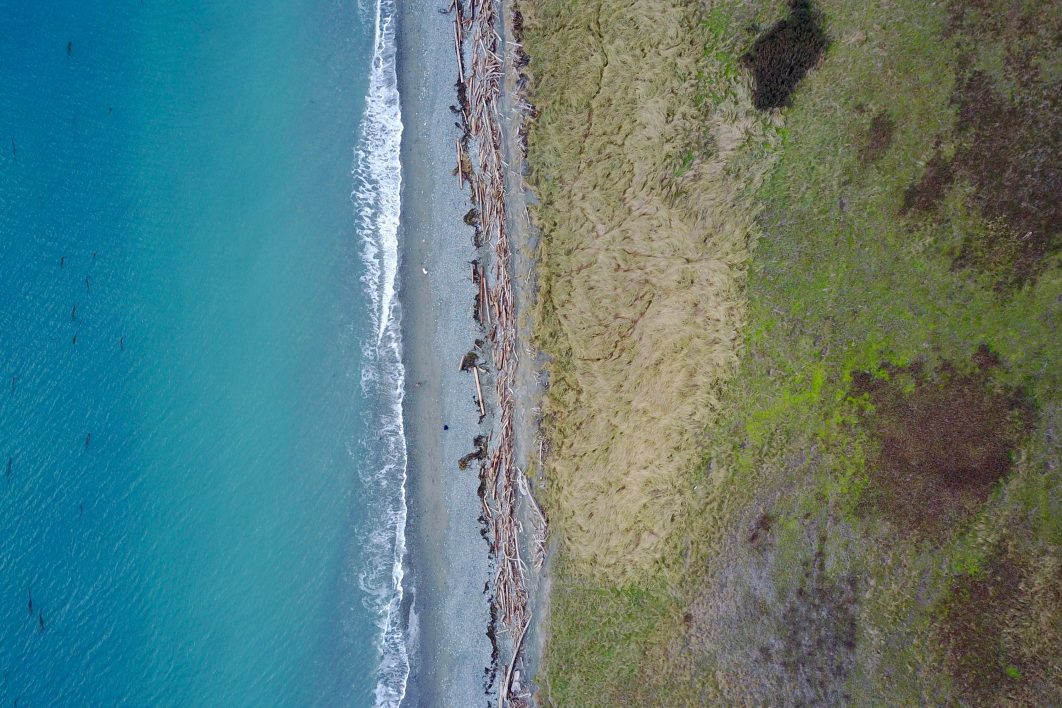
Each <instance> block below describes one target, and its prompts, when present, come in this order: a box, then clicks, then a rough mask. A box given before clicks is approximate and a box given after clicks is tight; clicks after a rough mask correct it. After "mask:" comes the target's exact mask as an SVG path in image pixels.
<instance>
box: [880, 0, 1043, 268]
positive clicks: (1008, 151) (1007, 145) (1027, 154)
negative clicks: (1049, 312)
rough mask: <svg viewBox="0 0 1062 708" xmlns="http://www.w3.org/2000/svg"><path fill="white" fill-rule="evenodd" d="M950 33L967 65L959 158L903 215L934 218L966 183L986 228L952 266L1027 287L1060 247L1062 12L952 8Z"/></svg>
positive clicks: (961, 78)
mask: <svg viewBox="0 0 1062 708" xmlns="http://www.w3.org/2000/svg"><path fill="white" fill-rule="evenodd" d="M950 31H951V33H952V36H953V38H954V41H956V42H957V43H958V44H959V46H960V48H961V49H960V51H961V52H962V56H963V59H962V63H961V65H960V67H959V72H958V81H957V82H956V86H955V91H954V94H953V96H952V104H953V105H954V106H955V108H956V110H957V114H958V120H957V123H956V128H955V131H956V135H955V136H956V149H955V154H954V157H953V158H952V159H951V160H950V161H945V160H944V159H943V158H942V157H941V156H940V155H939V154H938V155H937V156H935V157H934V158H933V159H932V160H930V162H929V163H928V164H927V165H926V168H925V171H924V173H923V175H922V177H921V179H920V180H919V181H918V183H916V184H914V185H912V186H911V187H909V188H908V190H907V192H906V193H905V195H904V201H903V207H902V210H901V211H902V213H903V214H910V213H912V212H929V211H932V210H933V209H934V208H935V207H936V206H937V205H938V204H939V202H940V201H941V199H942V198H943V196H944V193H945V192H946V191H947V188H948V187H949V186H950V184H951V182H952V180H953V178H958V179H961V181H962V182H963V183H964V184H968V185H969V186H970V187H971V189H970V195H969V197H968V202H969V203H970V204H971V205H972V206H973V207H975V208H976V209H977V211H978V212H979V213H980V216H981V217H982V218H983V220H984V226H983V228H979V229H975V230H974V232H972V233H968V234H967V236H966V238H965V240H964V242H963V244H962V247H961V250H960V252H959V254H958V256H957V257H956V258H955V266H956V267H958V268H976V269H977V270H980V271H982V272H984V273H987V274H989V275H990V276H991V277H992V278H993V279H994V280H995V281H996V284H997V287H1000V288H1008V287H1016V286H1020V285H1022V284H1024V283H1026V282H1029V281H1031V280H1034V279H1035V278H1036V277H1037V276H1038V275H1039V274H1040V272H1042V271H1043V269H1044V268H1045V267H1048V266H1049V265H1050V264H1051V263H1052V262H1053V256H1055V255H1056V254H1057V253H1058V252H1059V250H1060V248H1062V231H1060V224H1062V80H1060V79H1059V78H1058V76H1057V70H1055V69H1052V66H1053V65H1055V64H1057V46H1058V37H1059V36H1062V12H1059V11H1058V9H1057V6H1053V4H1052V3H1016V2H1010V1H1009V0H980V1H979V2H953V3H952V4H951V26H950Z"/></svg>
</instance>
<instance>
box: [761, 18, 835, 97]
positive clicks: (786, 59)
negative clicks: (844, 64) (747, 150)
mask: <svg viewBox="0 0 1062 708" xmlns="http://www.w3.org/2000/svg"><path fill="white" fill-rule="evenodd" d="M825 51H826V33H825V32H824V31H823V29H822V17H821V15H820V13H819V12H818V11H816V10H814V9H812V7H811V3H809V2H806V0H805V1H801V0H794V2H792V3H791V4H790V10H789V16H788V17H786V18H785V19H783V20H779V21H778V22H776V23H775V24H774V25H773V26H772V27H771V28H770V29H769V30H767V32H766V33H764V34H763V35H761V36H760V37H759V38H758V39H757V40H756V42H755V43H754V44H753V45H752V48H751V49H749V51H748V52H746V53H745V55H744V56H743V57H741V63H742V64H744V65H745V66H746V67H747V68H748V69H750V70H751V71H752V76H753V78H754V79H755V81H756V88H755V91H754V92H753V96H752V102H753V105H755V106H756V108H758V109H760V110H761V111H767V110H770V109H772V108H784V107H785V106H788V105H790V104H791V103H792V100H791V95H792V93H793V91H795V90H796V87H797V84H799V83H800V80H801V79H803V78H804V75H805V74H807V73H808V71H809V70H810V69H811V68H812V67H814V66H815V64H817V63H818V61H819V59H821V58H822V55H823V53H824V52H825Z"/></svg>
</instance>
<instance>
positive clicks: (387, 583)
mask: <svg viewBox="0 0 1062 708" xmlns="http://www.w3.org/2000/svg"><path fill="white" fill-rule="evenodd" d="M375 13H376V16H375V40H374V46H373V57H372V68H371V71H370V75H369V93H368V96H367V98H366V106H365V115H364V116H363V117H362V122H361V138H360V140H359V141H358V146H357V148H356V151H355V153H356V164H355V168H354V179H355V188H354V193H353V195H352V197H353V199H354V201H355V203H356V204H357V205H358V209H357V215H358V227H359V229H358V230H359V232H360V233H361V237H362V256H363V259H364V261H365V265H366V272H365V275H364V277H363V278H362V281H363V283H364V285H365V290H366V292H367V293H368V295H369V298H370V300H371V302H372V313H373V325H374V338H373V339H374V341H373V342H371V343H370V344H368V345H367V346H366V348H365V352H364V353H365V359H364V360H365V368H364V369H363V373H362V387H363V388H364V390H365V392H366V393H367V394H369V397H370V400H371V399H375V400H376V401H377V406H376V415H377V416H379V418H378V419H377V420H376V421H375V425H376V430H377V431H378V433H379V436H380V438H379V440H378V441H377V442H378V444H379V447H378V450H379V457H378V464H377V465H376V466H374V468H373V469H372V470H370V475H371V479H370V480H369V481H370V482H371V483H372V484H373V486H374V487H375V488H376V489H377V490H378V492H379V495H380V499H382V503H381V504H379V505H377V506H376V509H374V510H373V511H378V512H379V514H380V516H379V518H378V519H373V521H374V522H376V523H374V524H373V525H374V528H375V530H374V531H373V532H372V533H371V534H370V535H369V537H368V538H366V539H364V543H365V551H366V554H365V555H366V561H367V562H366V565H365V566H364V567H363V569H362V571H361V573H360V574H359V585H360V586H361V589H362V591H363V592H365V594H366V597H367V602H368V603H370V605H371V607H370V609H371V610H373V611H374V612H376V613H377V616H378V626H379V629H380V637H379V648H380V664H379V668H378V670H377V683H376V691H375V698H376V705H377V706H381V707H382V706H387V707H391V706H398V705H399V704H400V703H401V702H402V699H403V698H404V697H405V692H406V682H407V681H408V679H409V646H408V642H407V639H408V638H407V634H408V632H409V628H408V626H407V623H405V622H403V619H402V601H403V597H404V593H405V591H406V588H405V586H404V582H405V566H404V565H403V559H404V557H405V552H406V514H407V509H406V462H407V455H406V437H405V430H404V425H403V421H402V397H403V392H404V389H405V369H404V367H403V366H402V338H401V308H400V307H399V305H398V302H397V301H396V299H395V278H396V276H397V272H398V219H399V212H400V208H401V189H402V172H401V161H400V148H401V142H402V115H401V109H400V104H399V95H398V76H397V71H396V66H395V59H396V56H395V53H396V44H395V22H396V17H395V15H396V7H395V0H376V8H375Z"/></svg>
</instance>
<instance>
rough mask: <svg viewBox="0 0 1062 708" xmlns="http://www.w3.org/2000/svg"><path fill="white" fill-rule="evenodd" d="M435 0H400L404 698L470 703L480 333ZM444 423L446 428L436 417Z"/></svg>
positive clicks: (479, 604)
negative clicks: (469, 369) (463, 461)
mask: <svg viewBox="0 0 1062 708" xmlns="http://www.w3.org/2000/svg"><path fill="white" fill-rule="evenodd" d="M435 10H436V8H434V7H430V8H429V7H425V6H420V5H418V6H416V7H414V6H411V5H402V6H400V7H399V8H398V15H397V17H398V33H397V42H398V81H399V93H400V96H401V110H402V118H403V123H404V124H405V126H406V130H405V133H404V136H403V140H402V151H401V159H402V173H403V188H402V211H401V220H400V227H399V229H400V246H399V274H398V278H399V288H398V300H399V303H400V305H401V307H402V311H403V320H402V335H403V345H404V351H403V361H404V364H405V367H406V374H407V376H406V392H405V393H406V397H405V402H404V406H403V417H404V419H405V421H406V428H407V444H408V448H409V458H408V468H407V469H408V495H409V517H408V519H409V520H408V523H407V536H408V539H409V548H408V553H407V555H408V558H409V563H408V564H407V565H408V568H409V573H410V578H411V580H412V582H411V584H410V587H409V590H410V593H409V595H410V599H409V601H408V608H407V612H408V618H409V619H408V631H407V636H408V637H410V642H409V644H410V645H409V654H410V664H411V670H410V678H409V682H408V684H407V691H406V696H405V700H404V701H403V702H404V703H405V704H406V705H475V704H478V703H480V702H481V701H482V700H483V697H484V688H483V685H482V680H483V679H482V677H483V671H484V669H486V668H487V667H489V666H490V665H491V661H492V657H491V651H492V649H491V645H490V642H489V641H488V638H487V635H486V627H487V625H488V622H489V597H488V596H487V595H486V594H485V593H484V588H485V586H486V583H487V580H488V578H489V564H488V558H487V548H486V545H485V544H484V540H483V538H482V536H481V535H480V526H479V506H478V498H477V496H476V489H477V485H478V479H477V478H476V476H475V474H474V473H473V472H471V471H461V470H459V469H458V464H457V463H458V460H459V459H460V458H461V457H462V456H464V455H465V454H467V453H468V452H469V451H470V450H471V449H472V440H473V438H474V437H475V436H476V435H478V434H480V432H481V430H482V426H480V425H479V424H478V423H479V421H478V419H479V409H478V406H477V405H476V403H475V401H474V400H473V398H474V396H475V390H474V388H473V386H472V382H471V380H470V379H469V377H468V376H467V374H464V373H461V372H460V371H459V366H458V365H459V363H460V362H461V359H462V357H463V356H464V354H465V353H467V352H468V350H469V349H470V348H471V347H472V344H473V342H474V340H475V339H476V338H477V337H479V336H481V335H480V334H479V333H478V330H477V328H476V327H475V324H474V322H473V320H472V297H473V293H474V289H473V285H472V282H471V278H470V276H469V268H468V262H469V261H471V260H473V259H474V258H475V257H476V256H475V249H474V247H473V245H472V242H471V239H470V237H469V234H468V233H467V228H466V227H465V226H464V223H463V221H462V217H463V216H464V214H465V213H466V212H467V210H468V208H469V207H468V198H467V194H465V193H464V192H463V191H462V190H461V189H460V185H459V184H458V182H457V180H456V178H455V177H454V176H453V174H452V168H453V142H454V140H456V139H457V138H458V137H460V132H459V131H458V129H457V128H456V127H454V125H453V122H452V121H447V120H446V118H447V117H449V116H451V113H450V110H449V106H450V105H451V104H453V103H455V102H456V92H455V90H454V88H453V79H454V77H453V60H452V51H453V48H452V45H451V43H450V39H449V30H450V26H449V23H450V18H449V16H447V15H442V14H439V13H438V12H436V11H435ZM444 426H445V427H446V429H444Z"/></svg>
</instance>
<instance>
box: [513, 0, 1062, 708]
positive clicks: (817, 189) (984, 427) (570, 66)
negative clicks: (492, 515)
mask: <svg viewBox="0 0 1062 708" xmlns="http://www.w3.org/2000/svg"><path fill="white" fill-rule="evenodd" d="M522 9H523V13H524V33H523V38H524V44H525V50H526V52H527V54H528V56H530V58H531V61H530V65H529V66H528V68H527V70H528V72H529V74H530V76H531V77H532V86H531V100H532V102H533V103H534V104H535V108H536V111H537V117H536V119H535V120H534V121H533V124H532V125H531V128H530V133H529V150H530V152H529V162H530V166H531V175H530V182H531V184H532V186H533V189H534V192H535V194H536V196H537V198H538V204H537V205H536V206H535V208H534V210H533V215H534V218H535V222H536V225H537V227H538V228H539V229H540V231H541V235H542V236H541V238H542V242H541V250H540V254H539V274H540V276H539V277H540V283H539V285H540V291H539V302H538V310H537V312H536V332H537V335H538V338H539V340H538V343H539V345H540V346H541V348H542V349H543V350H544V351H545V352H546V353H547V354H548V356H549V365H548V374H549V390H548V394H547V400H546V402H545V405H544V432H545V434H546V436H547V440H548V442H549V451H548V454H547V455H546V456H545V462H544V464H545V470H544V471H545V475H546V478H547V480H548V483H549V484H548V490H547V493H546V495H545V500H544V501H545V502H546V507H547V511H548V512H549V513H550V519H551V532H552V534H553V537H554V541H555V545H556V553H555V558H554V561H553V563H552V570H551V594H550V605H551V613H550V620H549V624H548V629H547V633H548V641H547V644H546V654H545V657H544V662H543V669H542V675H541V677H540V684H541V685H542V686H543V687H544V688H543V691H544V695H543V697H542V698H543V701H544V702H546V703H552V704H556V705H613V704H627V705H629V704H635V705H637V704H646V705H682V704H691V703H695V704H696V703H706V702H707V703H713V704H728V705H730V704H737V705H748V704H757V705H758V704H787V703H792V704H802V703H803V704H807V703H815V704H819V703H833V704H851V703H854V704H878V703H882V702H886V701H887V702H889V703H900V704H909V703H910V704H915V703H917V704H921V703H951V702H958V701H961V702H964V703H967V704H972V705H992V704H1000V703H1015V704H1041V705H1048V704H1059V703H1062V658H1060V657H1062V489H1060V476H1059V475H1060V473H1059V464H1060V462H1062V460H1060V458H1062V444H1060V441H1059V425H1060V423H1062V406H1060V399H1059V391H1060V386H1059V384H1060V380H1059V377H1060V375H1062V374H1060V372H1062V366H1060V364H1062V361H1060V359H1062V357H1060V354H1062V351H1060V349H1062V348H1060V346H1059V340H1058V335H1057V332H1058V331H1059V330H1060V329H1062V271H1060V269H1059V265H1060V263H1059V253H1060V234H1059V224H1060V223H1062V218H1060V217H1062V214H1059V209H1060V208H1062V207H1060V205H1062V174H1060V169H1062V168H1060V164H1062V160H1060V157H1062V145H1060V140H1062V110H1059V109H1060V108H1062V107H1060V106H1059V102H1060V100H1062V98H1060V97H1062V90H1060V89H1062V73H1060V72H1062V58H1060V57H1059V54H1058V43H1057V42H1058V37H1059V36H1060V33H1062V11H1060V10H1059V8H1058V7H1057V5H1053V4H1051V3H1042V2H1025V1H1023V0H1014V1H1013V2H1012V1H1010V0H979V1H978V2H974V3H966V2H945V3H925V2H917V1H916V0H891V1H888V2H887V1H886V0H870V1H868V2H865V3H846V2H841V1H840V0H821V1H820V2H815V3H806V2H782V1H781V0H747V1H739V0H714V1H707V2H686V1H684V0H668V1H666V2H648V1H645V2H618V1H616V0H596V1H595V0H587V1H585V2H565V1H563V0H538V1H537V2H534V3H525V4H523V5H522Z"/></svg>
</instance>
